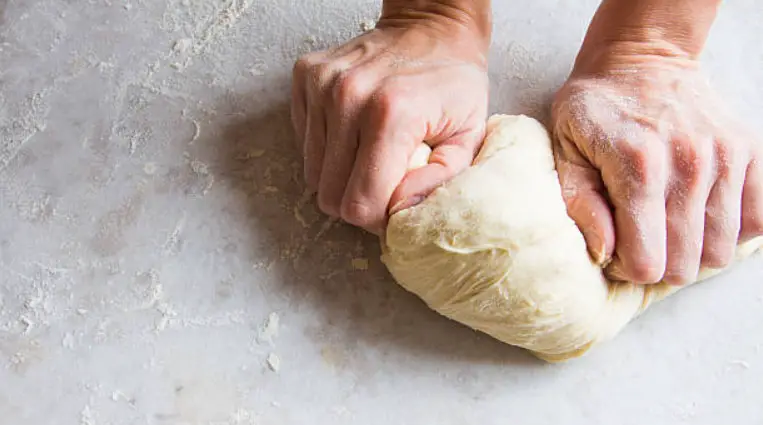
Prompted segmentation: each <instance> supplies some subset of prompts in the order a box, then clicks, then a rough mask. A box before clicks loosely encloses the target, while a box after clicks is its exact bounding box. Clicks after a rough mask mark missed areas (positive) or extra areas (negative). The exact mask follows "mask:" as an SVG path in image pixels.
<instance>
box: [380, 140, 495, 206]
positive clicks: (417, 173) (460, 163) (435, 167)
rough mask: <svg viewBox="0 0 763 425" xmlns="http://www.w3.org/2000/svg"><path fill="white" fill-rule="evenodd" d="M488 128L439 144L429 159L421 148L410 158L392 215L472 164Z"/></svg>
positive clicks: (421, 199)
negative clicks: (424, 159)
mask: <svg viewBox="0 0 763 425" xmlns="http://www.w3.org/2000/svg"><path fill="white" fill-rule="evenodd" d="M483 137H484V129H480V130H479V131H473V132H470V133H463V134H460V135H457V136H454V137H452V138H450V139H448V140H446V141H444V142H442V143H439V144H437V145H436V146H435V147H434V149H433V150H432V151H431V154H429V158H428V160H427V161H423V158H422V157H423V156H424V155H425V154H426V153H427V149H425V148H421V147H418V148H417V149H416V150H415V151H414V153H413V155H412V157H411V160H410V164H409V169H408V173H407V174H406V175H405V177H404V178H403V180H402V181H401V182H400V185H398V187H397V189H395V192H394V193H393V194H392V198H391V199H390V203H389V205H391V207H390V209H389V214H390V215H393V214H395V213H397V212H400V211H402V210H404V209H406V208H410V207H412V206H415V205H417V204H419V203H421V202H422V201H423V200H424V199H426V197H427V196H428V195H429V194H430V193H432V191H434V190H435V189H437V188H438V187H439V186H441V185H442V184H444V183H446V182H448V181H449V180H450V179H452V178H453V177H454V176H456V175H457V174H458V173H460V172H461V171H463V170H465V169H466V168H467V167H469V165H471V163H472V161H473V160H474V156H475V155H476V153H477V149H478V148H479V146H480V145H481V143H482V139H483Z"/></svg>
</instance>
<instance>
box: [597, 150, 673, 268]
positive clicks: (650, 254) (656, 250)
mask: <svg viewBox="0 0 763 425" xmlns="http://www.w3.org/2000/svg"><path fill="white" fill-rule="evenodd" d="M647 142H648V141H647V140H641V141H640V142H639V143H638V144H629V143H627V142H625V143H622V144H621V146H622V148H621V149H620V151H619V152H618V155H621V156H622V157H623V158H627V159H626V160H623V159H621V158H616V157H615V158H611V161H610V162H609V164H615V165H607V166H605V167H603V168H602V180H603V182H604V185H605V186H606V188H607V193H608V194H609V198H610V201H611V203H612V207H613V208H614V211H615V212H614V217H615V233H616V235H617V237H616V241H615V255H614V257H613V260H612V262H611V263H610V264H609V266H607V268H606V273H607V275H608V276H609V277H610V278H612V279H615V280H622V281H630V282H635V283H655V282H658V281H659V280H660V279H661V278H662V276H663V274H664V271H665V263H666V243H665V238H666V229H665V220H666V215H665V187H666V182H667V176H666V174H667V173H666V171H665V157H664V154H661V153H660V152H649V149H648V148H646V147H647V146H650V145H651V146H659V144H655V143H651V144H650V143H647Z"/></svg>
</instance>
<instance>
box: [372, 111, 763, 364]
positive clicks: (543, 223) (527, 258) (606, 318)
mask: <svg viewBox="0 0 763 425" xmlns="http://www.w3.org/2000/svg"><path fill="white" fill-rule="evenodd" d="M418 157H419V158H426V155H423V156H422V155H418ZM419 165H423V164H419ZM761 247H763V238H757V239H754V240H752V241H749V242H747V243H746V244H744V245H740V247H739V248H738V250H737V259H741V258H744V257H747V256H749V255H751V254H752V253H753V252H755V251H758V250H760V249H761ZM382 250H383V255H382V261H383V262H384V263H385V264H386V266H387V268H388V269H389V271H390V272H391V273H392V275H393V277H394V278H395V280H396V281H397V282H398V283H399V284H400V285H401V286H403V287H404V288H405V289H407V290H408V291H410V292H412V293H414V294H416V295H417V296H419V297H420V298H421V299H423V300H424V301H425V302H426V303H427V304H428V305H429V307H430V308H432V309H433V310H435V311H437V312H438V313H440V314H442V315H444V316H447V317H449V318H451V319H453V320H455V321H458V322H460V323H463V324H465V325H467V326H469V327H471V328H473V329H476V330H478V331H482V332H484V333H487V334H489V335H491V336H492V337H494V338H496V339H498V340H500V341H503V342H505V343H507V344H511V345H515V346H519V347H523V348H525V349H528V350H530V351H532V352H533V353H534V354H535V355H536V356H538V357H540V358H542V359H544V360H547V361H550V362H557V361H563V360H567V359H570V358H573V357H578V356H580V355H582V354H583V353H585V352H586V351H587V350H588V349H590V348H591V347H592V346H594V345H595V344H597V343H599V342H602V341H605V340H607V339H610V338H612V337H613V336H614V335H615V334H617V333H618V332H619V331H620V330H621V329H622V328H623V327H624V326H625V325H626V324H627V323H628V322H629V321H630V320H632V319H633V318H634V317H636V316H638V315H639V314H640V313H641V312H643V311H644V310H645V309H646V308H647V307H648V306H649V305H650V304H651V303H653V302H655V301H659V300H661V299H663V298H665V297H667V296H668V295H670V294H672V293H674V292H676V291H678V290H679V289H680V288H679V287H675V286H671V285H667V284H663V283H660V284H656V285H648V286H642V285H633V284H627V283H612V282H608V281H607V279H606V278H605V277H604V276H603V274H602V270H601V268H600V267H599V266H598V265H597V264H594V263H593V262H592V261H591V259H590V257H589V255H588V252H587V249H586V245H585V240H584V239H583V236H582V234H581V233H580V231H579V230H578V228H577V226H576V225H575V223H574V222H573V221H572V219H570V218H569V217H568V216H567V212H566V208H565V205H564V201H563V199H562V195H561V188H560V185H559V181H558V178H557V174H556V170H555V167H554V159H553V152H552V146H551V140H550V138H549V135H548V132H547V131H546V129H545V128H544V127H543V125H541V124H540V123H539V122H538V121H536V120H534V119H532V118H529V117H525V116H508V115H497V116H493V117H491V118H490V120H489V121H488V135H487V138H486V140H485V144H484V145H483V147H482V149H481V151H480V153H479V155H478V156H477V158H476V159H475V161H474V164H473V165H472V166H471V167H470V168H469V169H468V170H466V171H465V172H463V173H462V174H460V175H459V176H457V177H456V178H455V179H453V180H452V181H451V182H449V183H448V184H446V185H444V186H442V187H440V188H438V189H437V190H435V191H434V192H433V193H432V194H431V195H430V196H429V197H428V198H427V199H426V200H424V202H422V203H421V204H419V205H417V206H415V207H413V208H410V209H407V210H404V211H401V212H399V213H397V214H395V215H394V216H392V217H391V218H390V222H389V226H388V228H387V232H386V237H385V238H383V240H382ZM718 272H719V270H703V271H702V272H701V274H700V277H699V280H702V279H706V278H708V277H710V276H712V275H714V274H716V273H718Z"/></svg>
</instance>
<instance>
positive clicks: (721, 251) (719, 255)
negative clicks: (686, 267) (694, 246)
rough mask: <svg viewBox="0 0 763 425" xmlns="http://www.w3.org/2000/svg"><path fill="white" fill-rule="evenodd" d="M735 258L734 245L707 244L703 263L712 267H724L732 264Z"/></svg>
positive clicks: (703, 254)
mask: <svg viewBox="0 0 763 425" xmlns="http://www.w3.org/2000/svg"><path fill="white" fill-rule="evenodd" d="M733 258H734V247H733V245H732V246H726V245H724V246H722V247H721V246H717V245H711V246H709V247H708V246H706V247H705V250H704V252H703V253H702V265H703V266H704V267H709V268H711V269H722V268H725V267H726V266H728V265H729V264H731V260H732V259H733Z"/></svg>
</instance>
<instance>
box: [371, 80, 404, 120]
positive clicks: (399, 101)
mask: <svg viewBox="0 0 763 425" xmlns="http://www.w3.org/2000/svg"><path fill="white" fill-rule="evenodd" d="M404 106H405V104H404V101H403V97H402V93H401V91H400V90H399V89H397V88H396V87H394V86H391V85H387V86H385V87H383V88H382V89H380V90H377V92H376V93H375V94H374V97H373V101H372V103H371V108H372V111H373V114H374V116H375V117H376V118H377V119H381V120H382V121H385V120H390V119H394V117H397V116H400V114H401V113H403V111H402V108H403V107H404Z"/></svg>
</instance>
